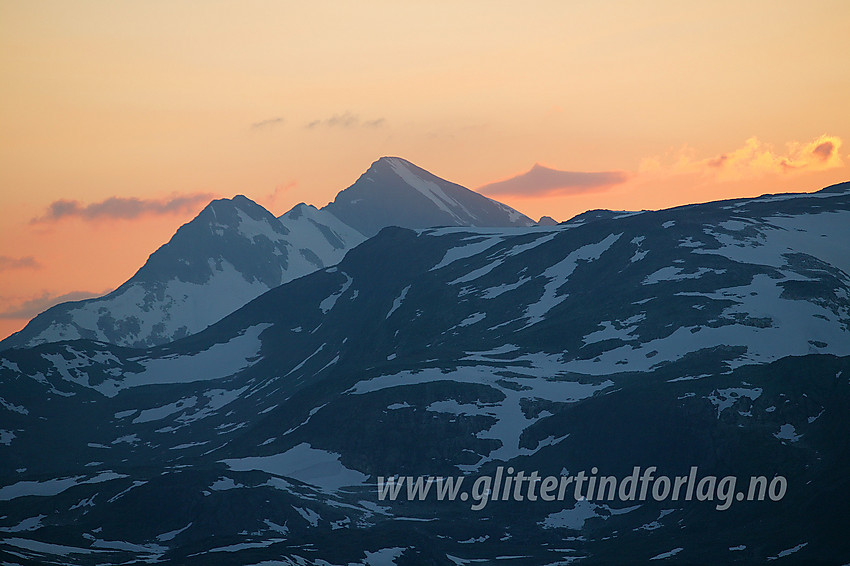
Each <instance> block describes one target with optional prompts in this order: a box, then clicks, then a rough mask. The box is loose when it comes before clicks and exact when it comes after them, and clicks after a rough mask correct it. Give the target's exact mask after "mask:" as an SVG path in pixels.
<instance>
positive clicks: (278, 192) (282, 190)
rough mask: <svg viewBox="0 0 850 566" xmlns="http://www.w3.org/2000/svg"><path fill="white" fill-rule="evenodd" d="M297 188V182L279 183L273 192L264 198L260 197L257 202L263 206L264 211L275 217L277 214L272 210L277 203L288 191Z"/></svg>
mask: <svg viewBox="0 0 850 566" xmlns="http://www.w3.org/2000/svg"><path fill="white" fill-rule="evenodd" d="M297 188H298V181H295V180H292V181H289V182H288V183H281V184H279V185H277V186H275V188H274V190H273V191H272V192H270V193H268V194H266V195H265V196H262V197H260V198H259V199H258V201H257V202H259V203H261V204H262V205H263V206H265V208H266V210H269V211H271V212H272V213H273V214H274V215H275V216H277V214H278V212H277V211H274V210H272V209H274V208H276V205H277V203H278V201H280V200H282V199H283V197H285V196H287V194H288V193H289V192H290V191H293V190H295V189H297Z"/></svg>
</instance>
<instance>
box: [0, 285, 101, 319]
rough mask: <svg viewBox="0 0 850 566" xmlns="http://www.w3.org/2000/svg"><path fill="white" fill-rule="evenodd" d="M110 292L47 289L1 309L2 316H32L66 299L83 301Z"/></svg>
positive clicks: (4, 317) (7, 317) (3, 317)
mask: <svg viewBox="0 0 850 566" xmlns="http://www.w3.org/2000/svg"><path fill="white" fill-rule="evenodd" d="M108 292H109V291H104V292H103V293H90V292H88V291H71V292H70V293H63V294H61V295H53V294H51V293H48V292H46V291H45V292H44V293H42V294H41V295H40V296H38V297H35V298H33V299H29V300H27V301H23V302H22V303H19V304H17V305H14V306H11V307H8V308H6V309H4V310H2V311H0V318H2V319H9V318H32V317H34V316H36V315H38V314H41V313H42V312H44V311H46V310H47V309H49V308H50V307H52V306H54V305H58V304H59V303H64V302H66V301H81V300H83V299H91V298H93V297H100V296H102V295H105V294H106V293H108Z"/></svg>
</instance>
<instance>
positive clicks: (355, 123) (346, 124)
mask: <svg viewBox="0 0 850 566" xmlns="http://www.w3.org/2000/svg"><path fill="white" fill-rule="evenodd" d="M385 123H386V119H384V118H375V119H372V120H361V119H360V116H358V115H357V114H352V113H351V112H344V113H343V114H334V115H333V116H331V117H330V118H326V119H324V120H313V121H312V122H309V123H308V124H307V126H306V128H307V129H308V130H314V129H316V128H318V127H321V126H325V127H328V128H380V127H381V126H383V125H384V124H385Z"/></svg>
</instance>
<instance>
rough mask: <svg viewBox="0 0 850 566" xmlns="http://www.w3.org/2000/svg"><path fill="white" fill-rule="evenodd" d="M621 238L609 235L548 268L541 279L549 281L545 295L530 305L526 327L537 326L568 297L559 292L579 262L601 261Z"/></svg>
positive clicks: (545, 288)
mask: <svg viewBox="0 0 850 566" xmlns="http://www.w3.org/2000/svg"><path fill="white" fill-rule="evenodd" d="M620 236H622V234H609V235H608V236H606V237H605V239H604V240H602V241H601V242H598V243H596V244H587V245H585V246H582V247H580V248H579V249H577V250H575V251H572V252H570V253H569V255H567V257H565V258H564V259H562V260H561V261H559V262H558V263H556V264H555V265H552V266H550V267H549V268H547V269H546V271H544V272H543V273H542V274H541V277H545V278H547V279H548V280H549V281H548V282H547V283H546V284H545V285H544V287H543V295H542V296H541V297H540V299H538V301H537V302H536V303H533V304H530V305H528V307H527V308H526V310H525V317H526V318H528V323H527V324H526V327H528V326H532V325H534V324H537V323H538V322H540V321H541V320H543V317H544V316H545V315H546V313H547V312H549V311H550V310H552V309H553V308H554V307H555V306H557V305H558V304H559V303H560V302H561V301H563V300H564V299H566V298H567V295H565V294H564V295H558V294H557V292H558V289H560V288H561V287H562V286H563V285H564V283H566V282H567V279H569V277H570V275H572V273H573V271H575V269H576V267H578V262H579V261H594V260H597V259H599V257H600V256H601V255H602V254H603V253H605V251H607V250H608V248H610V247H611V246H612V245H614V242H616V241H617V240H618V239H619V238H620Z"/></svg>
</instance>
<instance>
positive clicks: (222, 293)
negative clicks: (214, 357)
mask: <svg viewBox="0 0 850 566" xmlns="http://www.w3.org/2000/svg"><path fill="white" fill-rule="evenodd" d="M304 206H306V205H299V206H298V207H296V208H295V209H293V211H291V212H290V213H289V214H288V215H285V216H284V217H281V219H280V220H279V219H277V218H275V217H274V216H273V215H272V214H271V213H269V212H268V211H267V210H266V209H264V208H263V207H261V206H260V205H258V204H256V203H254V202H253V201H251V200H250V199H248V198H246V197H244V196H241V195H239V196H236V197H234V198H233V199H220V200H215V201H213V202H211V203H210V204H209V205H207V206H206V207H205V208H204V210H202V211H201V213H200V214H198V216H197V217H196V218H195V219H194V220H192V221H191V222H189V223H187V224H185V225H183V226H182V227H180V229H179V230H177V232H176V233H175V234H174V236H173V237H172V238H171V240H170V241H169V242H168V243H166V244H165V245H163V246H162V247H160V248H159V249H158V250H156V251H155V252H154V253H153V254H151V256H150V257H149V258H148V260H147V262H146V263H145V265H144V266H142V267H141V268H140V269H139V271H137V272H136V274H135V275H133V277H131V278H130V279H129V280H128V281H127V282H125V283H124V284H123V285H121V286H120V287H119V288H118V289H116V290H115V291H113V292H111V293H109V294H107V295H105V296H103V297H99V298H95V299H89V300H85V301H76V302H68V303H62V304H60V305H56V306H55V307H53V308H51V309H48V310H47V311H45V312H43V313H41V314H40V315H38V316H37V317H36V318H35V319H33V320H32V321H31V322H30V323H29V324H28V325H27V326H26V327H25V328H24V329H23V330H21V331H20V332H18V333H16V334H13V335H12V336H10V337H9V338H7V339H6V340H4V341H3V342H2V343H0V347H2V348H10V347H26V346H33V345H36V344H40V343H44V342H56V341H60V340H73V339H77V338H87V339H92V340H98V341H102V342H109V343H112V344H118V345H125V346H136V347H144V346H152V345H155V344H162V343H165V342H170V341H172V340H176V339H178V338H181V337H183V336H187V335H189V334H193V333H195V332H198V331H199V330H203V329H204V328H206V327H207V326H208V325H210V324H212V323H213V322H215V321H217V320H219V319H220V318H222V317H223V316H225V315H227V314H228V313H230V312H233V311H234V310H236V309H237V308H239V307H241V306H242V305H244V304H245V303H247V302H248V301H250V300H251V299H253V298H255V297H257V296H258V295H261V294H262V293H264V292H266V291H268V290H269V289H271V288H273V287H276V286H278V285H280V284H281V283H285V282H286V281H290V280H292V279H295V278H297V277H301V276H303V275H306V274H308V273H310V272H312V271H315V270H316V269H319V268H321V267H325V266H327V265H332V264H334V263H337V262H338V261H339V260H340V259H341V258H342V256H343V255H344V253H345V251H346V250H347V249H349V248H350V247H352V246H354V245H356V244H358V243H360V242H361V241H362V240H363V237H362V236H361V235H359V234H358V233H357V232H356V231H354V230H352V229H350V228H347V227H345V226H344V225H342V224H341V223H340V222H339V221H338V220H336V219H335V218H334V217H332V216H330V215H322V217H321V218H320V219H319V220H318V221H317V220H315V219H314V220H311V221H307V220H306V219H303V218H301V215H299V214H298V211H300V210H302V207H304ZM313 214H314V215H315V212H314V213H313ZM323 220H324V221H327V222H329V223H331V225H330V226H329V225H326V224H322V221H323Z"/></svg>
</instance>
